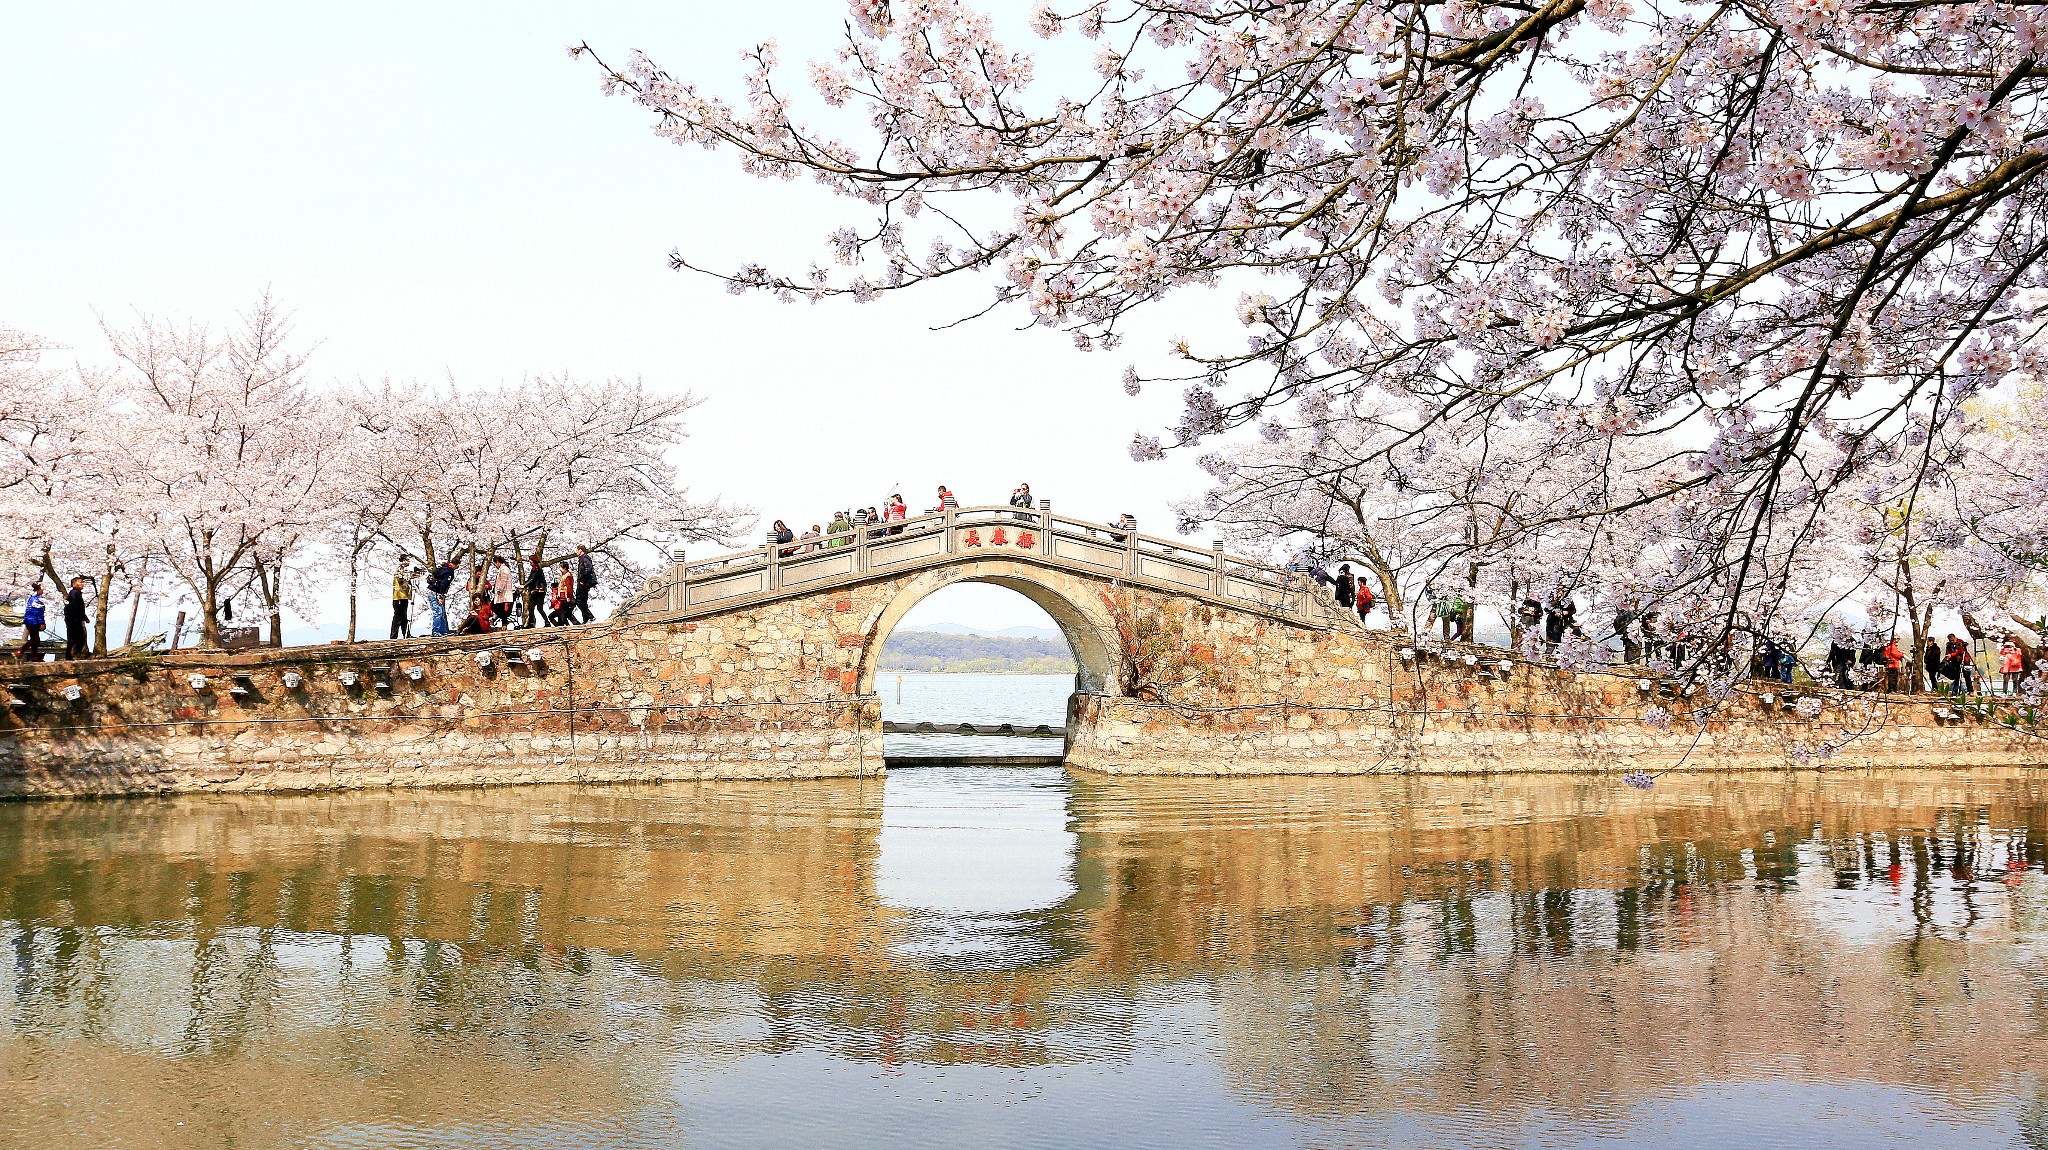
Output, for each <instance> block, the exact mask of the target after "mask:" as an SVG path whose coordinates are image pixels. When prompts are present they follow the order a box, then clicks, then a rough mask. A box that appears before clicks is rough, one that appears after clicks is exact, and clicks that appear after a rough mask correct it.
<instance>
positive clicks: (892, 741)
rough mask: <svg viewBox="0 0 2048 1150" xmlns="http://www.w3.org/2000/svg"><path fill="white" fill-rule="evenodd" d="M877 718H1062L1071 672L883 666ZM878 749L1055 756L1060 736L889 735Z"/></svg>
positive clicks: (907, 753)
mask: <svg viewBox="0 0 2048 1150" xmlns="http://www.w3.org/2000/svg"><path fill="white" fill-rule="evenodd" d="M875 691H876V693H877V694H879V695H880V696H881V697H882V718H884V719H886V720H890V721H893V722H911V723H923V722H930V723H976V724H982V723H988V724H995V723H1014V724H1016V725H1018V726H1020V727H1023V726H1036V725H1038V724H1039V723H1046V724H1049V725H1051V726H1054V727H1057V726H1059V725H1060V724H1062V723H1064V722H1066V721H1067V697H1068V696H1070V695H1072V694H1073V693H1074V677H1073V676H1072V675H954V674H928V673H918V672H911V671H902V672H898V671H884V672H881V673H880V674H878V675H876V676H875ZM883 745H884V753H885V754H887V755H889V756H891V757H892V758H895V757H902V758H908V757H912V756H936V757H948V756H965V757H993V756H1001V755H1058V754H1059V753H1060V750H1061V748H1062V747H1063V746H1064V740H1061V739H1024V738H1013V737H995V736H983V735H938V734H933V735H889V736H887V737H886V738H884V739H883Z"/></svg>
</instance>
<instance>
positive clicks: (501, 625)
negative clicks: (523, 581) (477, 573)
mask: <svg viewBox="0 0 2048 1150" xmlns="http://www.w3.org/2000/svg"><path fill="white" fill-rule="evenodd" d="M514 586H515V580H514V579H513V578H512V565H511V564H510V563H507V562H505V557H504V556H503V555H494V556H492V557H491V614H492V615H494V616H496V617H497V620H498V629H499V630H501V631H502V630H504V629H505V628H507V627H510V626H511V625H512V591H513V588H514Z"/></svg>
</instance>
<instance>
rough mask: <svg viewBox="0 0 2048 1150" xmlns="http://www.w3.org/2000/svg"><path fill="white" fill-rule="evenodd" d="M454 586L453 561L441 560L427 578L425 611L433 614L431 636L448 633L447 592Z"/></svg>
mask: <svg viewBox="0 0 2048 1150" xmlns="http://www.w3.org/2000/svg"><path fill="white" fill-rule="evenodd" d="M454 586H455V561H454V560H453V559H443V560H441V562H440V564H439V565H438V566H436V567H435V568H434V573H433V574H431V575H429V576H427V610H429V611H431V612H433V624H432V626H433V634H435V635H446V634H447V633H448V592H449V590H451V589H452V588H453V587H454Z"/></svg>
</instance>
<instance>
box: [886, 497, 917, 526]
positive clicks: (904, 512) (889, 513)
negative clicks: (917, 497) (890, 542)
mask: <svg viewBox="0 0 2048 1150" xmlns="http://www.w3.org/2000/svg"><path fill="white" fill-rule="evenodd" d="M909 514H910V508H908V507H906V506H904V504H903V497H902V496H901V495H891V496H890V497H889V502H887V503H885V504H883V505H882V522H884V523H894V524H895V525H896V526H894V527H891V528H889V534H891V535H901V534H903V520H904V518H905V517H906V516H908V515H909Z"/></svg>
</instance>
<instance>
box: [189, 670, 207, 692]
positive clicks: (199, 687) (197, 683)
mask: <svg viewBox="0 0 2048 1150" xmlns="http://www.w3.org/2000/svg"><path fill="white" fill-rule="evenodd" d="M185 681H186V682H188V683H190V684H192V689H193V690H195V691H204V690H205V689H206V676H204V675H201V674H199V673H197V672H194V673H193V675H192V677H191V678H190V679H187V680H185Z"/></svg>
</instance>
